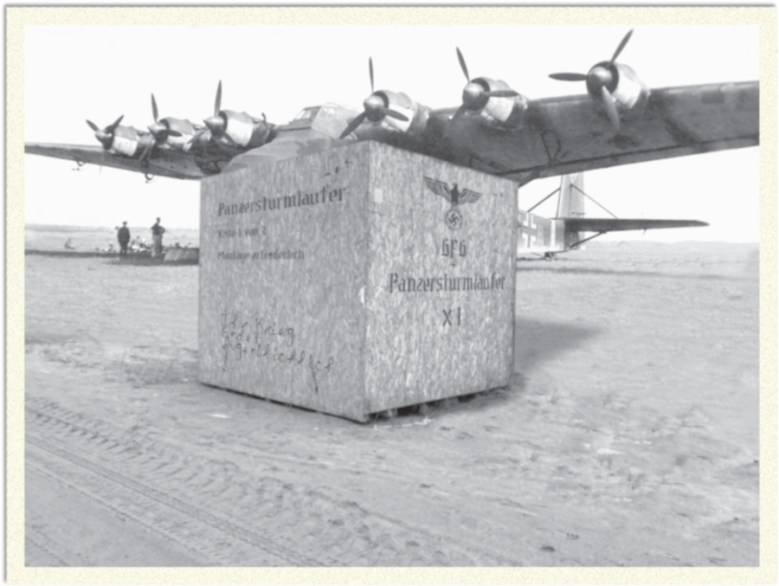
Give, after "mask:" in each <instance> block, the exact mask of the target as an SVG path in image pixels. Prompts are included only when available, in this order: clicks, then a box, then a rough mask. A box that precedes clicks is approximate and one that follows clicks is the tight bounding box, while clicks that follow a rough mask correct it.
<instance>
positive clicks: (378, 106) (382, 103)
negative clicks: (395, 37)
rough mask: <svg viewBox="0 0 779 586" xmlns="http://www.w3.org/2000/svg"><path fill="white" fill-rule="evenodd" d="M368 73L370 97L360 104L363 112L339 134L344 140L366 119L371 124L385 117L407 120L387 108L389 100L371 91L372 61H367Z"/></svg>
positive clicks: (380, 93) (381, 93) (379, 93)
mask: <svg viewBox="0 0 779 586" xmlns="http://www.w3.org/2000/svg"><path fill="white" fill-rule="evenodd" d="M368 72H369V74H370V78H371V95H370V96H368V97H367V98H366V99H365V101H364V102H363V103H362V105H363V111H362V112H361V113H360V114H358V115H357V117H355V119H354V120H352V121H351V122H350V123H349V125H348V126H347V127H346V130H344V131H343V132H342V133H341V138H346V137H347V136H349V135H350V134H351V133H352V132H354V131H355V130H356V129H357V127H358V126H360V124H362V123H363V122H364V121H365V119H366V118H367V119H368V120H370V121H371V122H380V121H381V120H382V119H383V118H384V117H385V116H389V117H390V118H395V119H396V120H402V121H403V122H408V118H407V117H406V116H404V115H403V114H401V113H400V112H395V111H394V110H391V109H390V107H389V100H388V99H387V96H386V95H385V94H384V93H383V92H380V91H379V92H376V91H374V89H373V59H372V58H369V59H368Z"/></svg>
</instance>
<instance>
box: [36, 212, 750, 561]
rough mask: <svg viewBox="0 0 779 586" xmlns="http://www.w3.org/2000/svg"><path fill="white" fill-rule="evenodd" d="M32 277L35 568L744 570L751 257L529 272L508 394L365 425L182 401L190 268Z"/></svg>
mask: <svg viewBox="0 0 779 586" xmlns="http://www.w3.org/2000/svg"><path fill="white" fill-rule="evenodd" d="M131 229H132V227H131ZM138 230H139V233H138V235H139V236H144V237H146V238H147V240H148V239H149V232H148V228H138ZM140 231H142V232H140ZM133 235H135V234H133ZM68 238H72V240H73V243H74V244H75V245H76V247H77V249H81V248H83V250H93V249H94V248H96V247H102V246H105V245H107V244H108V243H109V242H112V243H115V236H114V232H113V228H112V227H107V228H94V229H93V228H76V227H51V226H48V227H47V226H40V225H37V226H27V229H26V231H25V248H26V249H27V250H28V251H32V250H37V251H56V250H63V245H64V242H65V240H67V239H68ZM184 240H188V241H189V242H192V243H196V242H197V230H170V231H169V233H168V234H166V239H165V243H166V244H173V243H174V242H180V243H181V244H182V245H184V244H185V242H184ZM193 245H196V244H193ZM24 262H25V380H26V387H25V430H26V444H25V446H26V447H25V464H26V468H25V480H26V484H25V490H26V493H25V563H26V565H27V566H29V567H51V566H82V567H118V566H136V567H137V566H177V567H190V566H253V567H271V566H347V567H376V566H390V567H400V566H425V567H441V566H473V567H490V566H508V567H519V566H535V567H540V566H541V567H542V566H561V567H580V566H589V567H598V566H612V567H615V566H627V567H645V566H654V567H663V566H698V567H701V566H729V567H739V566H757V565H759V563H760V557H759V553H760V551H759V526H760V518H759V492H758V486H759V477H760V476H759V474H760V460H759V391H760V388H759V376H758V375H759V327H760V315H759V246H758V244H757V243H754V244H727V243H711V242H685V243H651V242H635V241H634V242H621V243H616V242H602V243H599V242H593V243H591V244H588V246H587V248H586V250H582V251H575V252H571V253H569V254H564V255H560V257H559V260H557V261H555V262H545V261H541V260H527V261H520V262H518V263H517V269H516V270H517V284H516V298H515V315H514V374H513V377H512V381H511V384H510V385H509V386H508V387H506V388H500V389H493V390H488V391H485V392H481V393H476V394H474V395H469V396H465V397H461V398H459V399H448V400H446V401H442V402H436V403H431V404H426V405H424V406H422V407H418V408H407V409H403V410H401V412H400V413H399V414H398V415H397V416H396V417H394V418H386V417H385V418H379V417H377V418H374V419H373V420H371V421H370V422H369V423H366V424H358V423H354V422H351V421H348V420H345V419H341V418H338V417H334V416H330V415H325V414H321V413H317V412H313V411H309V410H305V409H301V408H296V407H291V406H287V405H284V404H281V403H276V402H272V401H267V400H263V399H260V398H257V397H253V396H248V395H243V394H239V393H234V392H230V391H226V390H223V389H218V388H214V387H210V386H206V385H203V384H201V383H199V382H198V380H197V356H198V348H197V344H198V340H197V316H198V267H197V266H196V265H195V266H192V265H188V266H175V265H169V266H168V265H165V264H164V263H163V264H138V263H126V262H120V261H119V259H118V258H116V257H111V256H106V257H94V256H93V257H86V256H85V257H79V256H78V255H74V256H71V257H67V258H60V257H58V256H54V255H46V254H27V255H26V256H25V261H24Z"/></svg>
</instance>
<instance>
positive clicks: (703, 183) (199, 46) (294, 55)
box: [24, 26, 759, 242]
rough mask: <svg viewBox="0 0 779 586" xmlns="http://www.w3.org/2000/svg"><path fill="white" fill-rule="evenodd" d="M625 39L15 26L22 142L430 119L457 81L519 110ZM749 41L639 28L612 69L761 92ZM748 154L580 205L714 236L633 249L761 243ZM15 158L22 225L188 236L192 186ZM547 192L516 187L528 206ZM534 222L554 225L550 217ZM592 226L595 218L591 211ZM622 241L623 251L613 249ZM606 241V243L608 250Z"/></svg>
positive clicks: (627, 179) (519, 33)
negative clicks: (342, 109)
mask: <svg viewBox="0 0 779 586" xmlns="http://www.w3.org/2000/svg"><path fill="white" fill-rule="evenodd" d="M629 28H630V27H629V26H619V27H612V26H602V27H594V26H565V27H564V26H549V27H538V26H527V27H521V26H520V27H517V26H493V27H463V26H447V27H445V26H441V27H424V26H416V27H386V26H372V27H368V26H365V27H357V26H349V27H346V26H345V27H329V26H320V27H303V26H294V27H236V26H233V27H219V26H202V27H171V26H157V27H95V26H82V27H55V26H37V27H27V28H26V30H25V88H24V89H25V141H26V142H47V143H68V144H84V145H98V144H99V143H98V142H97V141H96V139H95V138H94V136H93V133H92V131H91V130H90V129H89V127H88V126H87V124H86V122H85V121H86V120H87V119H89V120H92V121H93V122H95V123H96V124H98V125H99V126H101V127H103V126H106V125H108V124H110V123H111V122H113V121H114V120H115V119H116V118H117V117H118V116H119V115H122V114H124V116H125V118H124V121H123V124H128V125H132V126H135V127H136V128H139V129H145V128H146V126H147V125H148V124H151V123H152V121H153V119H152V112H151V93H152V92H153V93H154V94H155V96H156V99H157V104H158V106H159V110H160V112H159V113H160V117H164V116H175V117H180V118H189V119H190V120H192V121H193V122H197V123H202V120H203V119H204V118H206V117H207V116H209V115H211V113H212V110H213V104H214V97H215V92H216V86H217V83H218V82H219V80H220V79H221V80H222V82H223V94H222V107H223V108H226V109H231V110H237V111H247V112H248V113H250V114H252V115H253V116H256V117H259V116H260V115H261V114H262V113H265V114H266V115H267V117H268V120H269V121H271V122H274V123H277V124H283V123H285V122H287V121H289V120H290V119H291V118H293V117H294V116H295V115H296V114H297V113H298V111H300V110H301V109H302V108H303V107H306V106H311V105H316V104H320V103H323V102H328V101H330V102H337V103H341V104H345V105H350V106H352V107H354V108H356V109H361V107H360V104H361V102H362V101H363V99H365V97H367V95H368V94H369V93H370V82H369V78H368V57H369V56H370V57H373V63H374V69H375V79H376V89H380V88H381V89H391V90H396V91H403V92H405V93H406V94H408V95H409V96H410V97H411V98H412V99H414V100H416V101H417V102H420V103H422V104H425V105H427V106H430V107H434V108H438V107H449V106H458V105H459V103H460V96H461V93H462V88H463V86H464V84H465V79H464V77H463V74H462V72H461V71H460V68H459V65H458V62H457V57H456V53H455V47H460V49H461V50H462V52H463V54H464V56H465V59H466V61H467V64H468V69H469V71H470V74H471V76H472V77H477V76H487V77H493V78H499V79H503V80H504V81H506V82H508V83H509V85H510V86H511V87H512V88H514V89H515V90H517V91H519V92H520V93H522V94H524V95H525V96H527V97H528V98H530V99H533V98H543V97H550V96H560V95H570V94H582V93H584V92H585V90H584V84H583V83H565V82H559V81H554V80H551V79H549V78H548V77H547V76H548V74H550V73H555V72H565V71H572V72H582V73H586V72H587V70H588V69H589V68H590V67H591V66H592V65H594V64H595V63H596V62H598V61H601V60H606V59H609V58H610V57H611V55H612V53H613V52H614V50H615V49H616V47H617V45H618V44H619V42H620V40H621V39H622V37H623V36H624V34H625V33H626V32H627V31H628V30H629ZM758 41H759V38H758V31H757V27H723V26H707V27H697V26H672V27H667V26H640V27H635V32H634V34H633V37H632V39H631V40H630V43H629V44H628V45H627V47H626V48H625V50H624V51H623V52H622V54H621V55H620V58H619V61H620V62H622V63H626V64H628V65H630V66H631V67H633V69H635V70H636V72H637V73H638V74H639V76H641V78H642V79H643V80H644V81H645V82H646V83H647V85H648V86H649V87H650V88H661V87H669V86H678V85H690V84H699V83H713V82H729V81H750V80H756V79H758V78H759V76H758V70H759V53H758ZM758 154H759V149H758V148H749V149H740V150H735V151H725V152H720V153H713V154H706V155H697V156H692V157H682V158H679V159H673V160H669V161H660V162H652V163H640V164H636V165H628V166H624V167H617V168H612V169H605V170H602V171H593V172H588V173H587V174H586V175H585V190H586V191H587V193H588V194H590V195H591V196H593V197H594V198H595V199H597V200H598V201H599V202H601V203H602V204H603V205H604V206H605V207H607V208H608V209H610V210H611V211H612V212H614V213H615V214H616V215H617V216H619V217H624V218H680V219H699V220H704V221H706V222H709V223H710V224H711V227H709V228H699V229H686V230H666V231H656V232H650V233H647V234H646V235H643V234H641V233H636V234H633V236H632V237H634V238H639V239H644V240H666V241H673V240H720V241H731V242H757V241H758V238H759V232H758V228H759V216H758V212H759V193H758V188H759V165H758ZM75 166H76V165H75V164H74V163H70V162H68V161H62V160H55V159H46V158H43V157H38V156H32V155H27V156H26V157H25V221H26V223H43V224H67V225H81V226H106V227H113V226H116V225H118V224H120V223H121V222H122V221H127V222H128V223H129V224H130V225H131V226H151V224H152V223H153V222H154V218H155V217H157V216H161V217H162V219H163V224H165V225H166V226H169V227H177V228H196V227H198V225H199V182H196V181H181V180H175V179H165V178H157V179H155V180H154V181H153V182H152V183H150V184H146V183H145V180H144V178H143V176H142V175H141V174H137V173H130V172H127V171H120V170H114V169H109V168H103V169H101V168H99V167H97V166H93V165H87V166H85V167H83V168H82V170H81V171H79V172H75V171H73V169H74V168H75ZM558 183H559V180H558V179H556V178H554V179H546V180H542V181H537V182H534V183H531V184H530V185H529V186H527V187H525V188H523V190H522V192H521V194H520V202H521V206H522V207H523V208H525V209H526V208H527V207H529V206H531V205H532V204H533V203H535V202H536V201H538V200H539V199H540V198H541V197H543V196H544V195H546V194H547V193H549V192H550V191H552V190H553V189H554V188H555V187H556V186H557V185H558ZM537 211H539V212H542V213H547V214H550V215H551V214H553V213H554V208H553V205H551V202H550V205H549V206H547V207H543V208H539V209H538V210H537ZM588 213H590V214H591V215H595V216H599V215H604V213H603V212H602V211H600V210H598V209H597V208H595V207H594V206H590V207H589V208H588ZM615 236H616V238H618V239H624V238H627V237H629V236H626V235H625V234H619V235H615ZM612 238H614V236H612Z"/></svg>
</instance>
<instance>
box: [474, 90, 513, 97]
mask: <svg viewBox="0 0 779 586" xmlns="http://www.w3.org/2000/svg"><path fill="white" fill-rule="evenodd" d="M482 95H483V96H487V97H488V98H516V97H517V96H518V95H519V93H517V92H515V91H514V90H495V91H491V92H484V93H483V94H482Z"/></svg>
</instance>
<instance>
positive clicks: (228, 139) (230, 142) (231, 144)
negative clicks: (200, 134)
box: [222, 132, 238, 147]
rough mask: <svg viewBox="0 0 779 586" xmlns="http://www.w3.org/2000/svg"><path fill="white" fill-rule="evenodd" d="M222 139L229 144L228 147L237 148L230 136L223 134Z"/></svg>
mask: <svg viewBox="0 0 779 586" xmlns="http://www.w3.org/2000/svg"><path fill="white" fill-rule="evenodd" d="M222 138H224V139H227V142H228V144H229V145H230V146H234V147H237V146H238V145H237V144H236V142H235V141H234V140H233V137H232V136H230V135H229V134H227V133H226V132H225V133H224V134H223V135H222Z"/></svg>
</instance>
